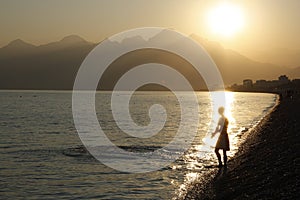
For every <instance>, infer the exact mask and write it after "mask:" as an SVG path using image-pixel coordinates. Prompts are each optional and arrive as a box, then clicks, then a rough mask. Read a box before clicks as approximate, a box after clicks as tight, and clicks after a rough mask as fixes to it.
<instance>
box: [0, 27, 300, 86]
mask: <svg viewBox="0 0 300 200" xmlns="http://www.w3.org/2000/svg"><path fill="white" fill-rule="evenodd" d="M161 34H163V33H161ZM161 36H162V37H160V39H158V38H157V37H154V38H151V39H150V40H149V41H147V42H162V41H160V40H161V38H165V37H167V36H164V35H161ZM191 37H192V38H193V39H194V40H196V41H198V42H199V43H200V44H202V45H203V46H204V48H205V49H206V50H207V51H208V52H209V54H210V55H211V57H212V58H213V60H214V61H215V63H216V64H217V66H218V67H219V69H220V72H221V74H222V76H223V79H224V82H225V84H226V85H229V84H233V83H240V82H242V80H243V79H246V78H251V79H254V80H256V79H276V78H277V77H278V76H279V75H281V74H288V75H290V76H292V77H295V76H297V77H299V76H298V75H299V74H300V73H299V71H300V70H299V68H298V69H295V70H294V71H291V70H290V69H287V68H283V67H278V66H275V65H271V64H266V63H259V62H255V61H253V60H250V59H249V58H247V57H245V56H242V55H240V54H239V53H237V52H235V51H232V50H226V49H224V48H223V47H222V46H220V45H219V44H217V43H213V42H209V41H206V40H203V39H201V38H200V37H198V36H195V35H192V36H191ZM168 39H169V38H168ZM126 42H146V41H144V40H143V39H142V38H140V37H135V38H128V39H126V40H124V41H123V42H122V44H126ZM96 45H97V44H93V43H89V42H87V41H85V40H84V39H82V38H81V37H79V36H75V35H72V36H68V37H65V38H63V39H62V40H60V41H58V42H52V43H49V44H46V45H40V46H34V45H31V44H28V43H26V42H24V41H22V40H15V41H12V42H11V43H9V44H8V45H7V46H5V47H3V48H1V49H0V89H72V87H73V83H74V80H75V76H76V73H77V71H78V69H79V67H80V65H81V63H82V61H83V60H84V58H85V57H86V56H87V55H88V53H89V52H90V51H91V50H92V49H93V48H94V47H95V46H96ZM114 45H118V44H114ZM119 45H120V44H119ZM174 45H176V43H175V44H174ZM147 62H152V63H153V62H158V63H163V64H166V65H170V66H172V67H174V68H175V69H177V70H179V71H180V73H182V74H183V75H185V76H186V77H187V79H188V80H189V81H190V82H191V83H192V85H193V86H194V88H195V89H202V88H204V87H205V86H203V85H204V83H203V80H202V78H201V77H199V76H198V75H197V73H195V71H194V70H193V69H192V67H191V66H188V65H189V64H188V63H186V62H184V60H182V59H180V58H179V57H176V56H175V55H171V54H168V53H166V52H160V51H157V50H156V51H155V50H152V51H150V50H145V51H138V52H132V53H130V54H128V55H127V56H125V57H124V56H123V57H120V58H119V59H117V60H116V61H115V62H114V63H113V64H112V65H111V66H110V67H109V69H108V70H106V72H105V75H104V76H103V77H102V79H101V89H112V88H113V85H114V84H115V83H116V81H117V80H118V78H120V76H121V75H122V74H123V73H125V72H126V71H128V70H129V69H130V68H132V67H134V66H137V65H139V64H144V63H147ZM166 76H167V74H166ZM146 88H147V89H149V88H151V87H146ZM154 88H157V86H156V87H154Z"/></svg>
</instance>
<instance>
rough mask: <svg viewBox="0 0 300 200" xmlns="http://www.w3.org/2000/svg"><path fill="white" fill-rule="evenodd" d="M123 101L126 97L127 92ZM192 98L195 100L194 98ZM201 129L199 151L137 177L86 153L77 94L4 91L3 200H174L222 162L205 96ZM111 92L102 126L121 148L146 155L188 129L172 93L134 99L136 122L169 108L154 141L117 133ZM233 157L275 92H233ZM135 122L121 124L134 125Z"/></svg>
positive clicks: (103, 97)
mask: <svg viewBox="0 0 300 200" xmlns="http://www.w3.org/2000/svg"><path fill="white" fill-rule="evenodd" d="M119 95H122V92H120V94H119ZM187 95H189V94H187ZM197 96H198V100H199V116H200V124H199V127H198V131H197V135H196V137H195V139H194V142H193V143H192V146H191V148H190V149H189V150H188V151H186V153H185V154H184V156H182V157H180V158H179V159H177V160H176V161H174V162H173V163H172V164H170V165H169V166H167V167H165V168H163V169H161V170H158V171H155V172H148V173H137V174H130V173H124V172H119V171H116V170H114V169H111V168H109V167H107V166H105V165H103V164H101V163H100V162H99V161H97V160H96V159H94V158H93V157H92V156H91V155H89V154H88V153H87V152H86V151H85V149H84V148H83V145H82V142H81V141H80V139H79V136H78V134H77V131H76V129H75V126H74V122H73V116H72V93H71V92H56V91H0V134H1V139H0V177H1V181H0V199H16V198H26V199H171V198H176V197H178V196H182V195H184V193H185V191H186V188H187V187H188V186H189V184H191V183H192V182H193V181H194V180H195V179H197V178H199V177H201V174H202V173H205V172H206V170H207V168H208V167H209V166H212V165H215V164H216V158H215V156H214V154H213V144H214V143H215V139H216V138H213V139H210V137H209V135H208V133H210V132H211V131H212V129H213V128H212V127H213V126H214V124H215V123H216V121H217V118H216V117H215V116H214V115H212V110H213V109H212V107H211V103H210V95H209V93H207V92H199V93H197ZM110 97H111V93H109V92H99V93H97V95H96V111H97V116H98V120H99V123H100V125H101V127H102V128H103V130H104V131H105V133H106V135H107V136H108V138H109V139H110V140H111V141H112V142H113V143H114V144H116V145H118V146H119V147H121V148H123V149H125V150H129V151H134V152H143V151H149V150H155V149H158V148H161V147H163V146H164V145H166V144H168V143H169V142H170V141H171V140H172V138H173V137H174V135H175V134H176V131H177V129H178V126H179V123H180V104H179V102H178V101H177V99H176V98H175V96H174V95H172V93H170V92H136V93H135V95H133V96H132V98H131V101H130V105H129V108H130V113H131V117H132V119H133V120H134V121H135V122H136V124H138V125H142V126H146V125H147V124H148V123H149V122H150V118H149V116H148V111H149V108H150V106H151V105H153V104H161V105H162V106H164V107H165V109H166V111H167V114H168V117H167V121H166V123H165V126H164V128H163V129H162V130H161V131H160V132H159V133H158V134H156V135H154V136H153V137H151V138H147V139H141V138H134V137H129V136H128V135H127V134H124V132H122V130H121V129H120V128H118V127H117V125H116V122H115V121H114V119H113V116H112V114H111V109H110ZM226 97H227V101H226V112H227V113H226V115H227V117H228V118H229V121H230V126H229V134H230V141H231V149H232V151H230V156H231V157H232V156H233V155H234V153H235V152H236V150H237V148H238V146H239V144H240V143H241V142H242V141H243V140H244V139H245V138H244V137H243V134H244V133H246V132H247V130H248V129H249V128H252V127H253V126H255V125H256V124H257V123H258V122H259V121H260V120H261V118H262V117H263V116H265V115H266V114H267V113H268V112H269V110H270V109H271V108H272V107H273V106H274V105H275V103H276V96H275V95H273V94H254V93H230V92H228V93H226ZM126 120H127V119H124V121H121V122H120V123H126Z"/></svg>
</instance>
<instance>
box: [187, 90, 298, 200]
mask: <svg viewBox="0 0 300 200" xmlns="http://www.w3.org/2000/svg"><path fill="white" fill-rule="evenodd" d="M299 134H300V96H299V95H298V96H294V97H293V98H283V99H282V100H281V101H280V103H279V104H278V105H277V106H276V107H275V108H274V109H273V111H272V112H271V113H270V114H269V115H267V116H266V117H265V118H264V119H263V120H262V121H261V122H260V123H259V125H258V126H257V127H255V128H254V129H253V130H251V131H250V132H249V133H248V136H247V139H246V141H245V142H244V144H242V145H241V147H240V148H239V151H238V153H237V154H236V155H235V156H234V158H232V159H231V160H230V161H229V163H228V167H227V169H225V168H221V169H215V170H213V171H212V172H211V173H210V174H208V175H207V176H206V177H205V178H204V179H205V181H206V184H203V179H202V180H201V181H199V182H198V183H195V184H194V185H193V186H192V187H191V188H190V190H189V192H188V193H187V195H186V197H185V199H298V198H299V197H300V188H299V168H300V159H299Z"/></svg>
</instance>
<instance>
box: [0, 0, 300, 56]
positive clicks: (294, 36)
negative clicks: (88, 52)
mask: <svg viewBox="0 0 300 200" xmlns="http://www.w3.org/2000/svg"><path fill="white" fill-rule="evenodd" d="M222 2H227V3H230V4H233V5H235V6H238V7H239V9H240V11H241V12H242V13H243V19H244V25H243V27H242V28H240V30H239V31H238V32H237V33H235V34H234V35H233V36H231V37H224V36H222V35H220V34H214V33H212V31H211V30H210V28H209V25H208V22H207V13H208V12H209V11H210V10H212V9H214V8H216V7H217V5H218V4H220V3H222ZM299 9H300V1H299V0H231V1H230V0H228V1H224V0H223V1H221V0H151V1H150V0H88V1H84V0H45V1H41V0H22V1H20V0H1V1H0V30H1V31H0V47H2V46H4V45H6V44H7V43H8V42H10V41H12V40H15V39H18V38H20V39H23V40H25V41H27V42H30V43H33V44H44V43H47V42H51V41H57V40H60V39H62V38H63V37H65V36H67V35H71V34H76V35H79V36H81V37H83V38H85V39H86V40H88V41H92V42H99V41H101V40H102V39H104V38H105V37H109V36H111V35H112V34H115V33H118V32H121V31H125V30H127V29H131V28H137V27H145V26H158V27H168V28H172V29H175V30H178V31H180V32H182V33H184V34H188V35H189V34H193V33H194V34H197V35H199V36H201V37H204V38H206V39H208V40H214V41H217V42H219V43H221V44H222V45H223V46H224V47H225V48H230V49H234V50H237V51H239V52H254V51H260V50H268V49H275V48H287V49H300V39H299V35H300V23H299V19H300V12H299Z"/></svg>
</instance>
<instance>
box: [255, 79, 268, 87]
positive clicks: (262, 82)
mask: <svg viewBox="0 0 300 200" xmlns="http://www.w3.org/2000/svg"><path fill="white" fill-rule="evenodd" d="M255 86H256V87H260V88H265V87H267V81H266V80H257V81H256V82H255Z"/></svg>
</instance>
